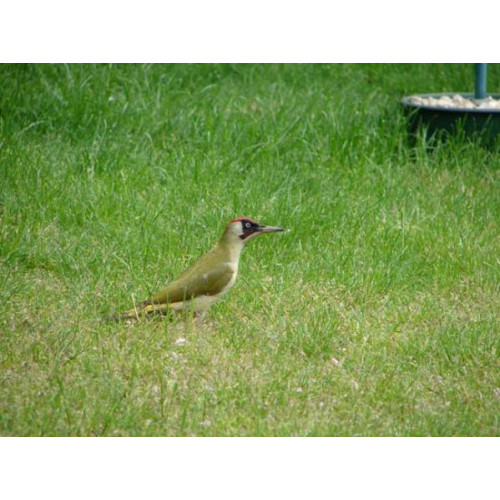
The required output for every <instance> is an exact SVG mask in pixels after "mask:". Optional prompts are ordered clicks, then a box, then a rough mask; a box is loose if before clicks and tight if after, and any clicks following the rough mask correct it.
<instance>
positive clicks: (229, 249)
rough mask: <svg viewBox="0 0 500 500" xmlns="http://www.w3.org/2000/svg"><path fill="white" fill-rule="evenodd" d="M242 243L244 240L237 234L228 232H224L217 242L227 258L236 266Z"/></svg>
mask: <svg viewBox="0 0 500 500" xmlns="http://www.w3.org/2000/svg"><path fill="white" fill-rule="evenodd" d="M244 245H245V243H244V241H243V240H242V239H241V238H240V237H239V236H236V235H234V234H230V233H224V234H223V235H222V238H221V239H220V240H219V243H218V246H219V247H220V248H221V250H222V251H223V252H224V253H226V254H227V256H228V258H229V260H230V261H231V262H233V263H234V264H235V265H236V266H237V265H238V262H239V260H240V255H241V251H242V250H243V246H244Z"/></svg>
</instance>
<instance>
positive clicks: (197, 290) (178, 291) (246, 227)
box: [112, 217, 284, 320]
mask: <svg viewBox="0 0 500 500" xmlns="http://www.w3.org/2000/svg"><path fill="white" fill-rule="evenodd" d="M280 231H284V229H283V228H281V227H275V226H264V225H262V224H259V223H258V222H257V221H255V220H254V219H252V218H250V217H236V218H235V219H232V220H231V221H230V222H229V223H228V224H227V226H226V228H225V230H224V233H223V234H222V237H221V238H220V240H219V241H218V242H217V243H216V244H215V246H214V247H213V248H212V249H211V250H209V251H208V252H207V253H205V254H204V255H202V256H201V257H200V258H199V259H198V260H197V261H196V262H194V263H193V264H192V265H191V266H190V267H188V268H187V269H186V270H185V271H184V272H183V273H182V274H181V275H180V276H179V277H178V278H177V279H176V280H174V281H172V282H171V283H170V284H168V285H167V286H166V287H165V288H163V289H162V290H160V291H159V292H158V293H156V294H154V295H153V296H152V297H151V298H150V299H148V300H145V301H144V302H142V303H141V304H139V305H138V306H136V307H134V308H133V309H130V310H128V311H125V312H123V313H120V314H118V315H117V316H114V317H112V319H114V320H138V319H139V318H141V317H148V316H152V315H163V316H165V315H169V314H170V313H171V312H176V311H182V310H188V311H190V312H192V313H193V315H194V317H196V318H199V319H201V318H202V317H203V316H204V315H205V313H206V312H207V310H208V309H209V308H210V306H211V305H213V304H214V303H215V302H216V301H217V300H218V299H220V298H221V297H222V296H223V295H224V294H225V293H227V291H228V290H229V289H230V288H231V287H232V286H233V285H234V282H235V281H236V277H237V275H238V265H239V261H240V256H241V252H242V250H243V247H244V246H245V244H246V243H248V241H250V240H251V239H253V238H255V237H256V236H259V235H261V234H266V233H275V232H280Z"/></svg>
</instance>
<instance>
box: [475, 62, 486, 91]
mask: <svg viewBox="0 0 500 500" xmlns="http://www.w3.org/2000/svg"><path fill="white" fill-rule="evenodd" d="M474 66H475V68H474V70H475V74H476V79H475V88H474V90H475V92H474V98H475V99H484V98H485V97H486V64H485V63H480V64H474Z"/></svg>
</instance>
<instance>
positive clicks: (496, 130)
mask: <svg viewBox="0 0 500 500" xmlns="http://www.w3.org/2000/svg"><path fill="white" fill-rule="evenodd" d="M488 102H489V103H490V104H488ZM401 105H402V106H403V109H404V112H405V115H406V116H407V118H408V131H409V133H410V137H411V138H413V139H415V137H416V136H417V134H418V131H419V130H423V132H424V135H425V137H426V139H431V140H432V139H435V138H446V137H447V136H449V135H454V136H456V135H460V136H463V137H467V138H469V139H476V138H479V139H481V140H484V142H485V143H487V144H489V145H492V144H494V143H495V142H496V141H497V140H498V139H499V138H500V94H488V95H487V97H486V99H482V100H477V99H474V94H457V93H442V94H418V95H413V96H408V97H404V98H403V99H402V100H401ZM465 106H467V107H465ZM497 106H498V107H497Z"/></svg>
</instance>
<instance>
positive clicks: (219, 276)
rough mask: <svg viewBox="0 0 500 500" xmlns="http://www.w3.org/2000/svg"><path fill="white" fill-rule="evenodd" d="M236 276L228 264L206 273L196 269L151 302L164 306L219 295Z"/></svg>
mask: <svg viewBox="0 0 500 500" xmlns="http://www.w3.org/2000/svg"><path fill="white" fill-rule="evenodd" d="M234 274H235V269H234V268H233V267H232V266H230V265H229V264H227V263H220V264H217V265H215V266H213V267H212V266H210V269H209V270H208V271H206V272H204V273H200V272H199V271H198V270H197V269H196V268H193V269H192V270H191V269H188V270H187V271H186V272H184V273H183V274H182V275H181V276H180V277H179V278H178V279H177V280H175V281H173V282H172V283H170V285H168V286H167V287H166V288H164V289H163V290H161V291H160V292H158V293H157V294H156V295H154V296H153V297H151V302H155V303H159V304H163V303H172V302H180V301H182V300H189V299H192V298H194V297H198V296H200V295H209V296H214V295H218V294H219V293H221V291H223V290H224V289H225V288H226V287H227V286H228V285H229V284H230V282H231V280H232V279H233V278H234Z"/></svg>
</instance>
